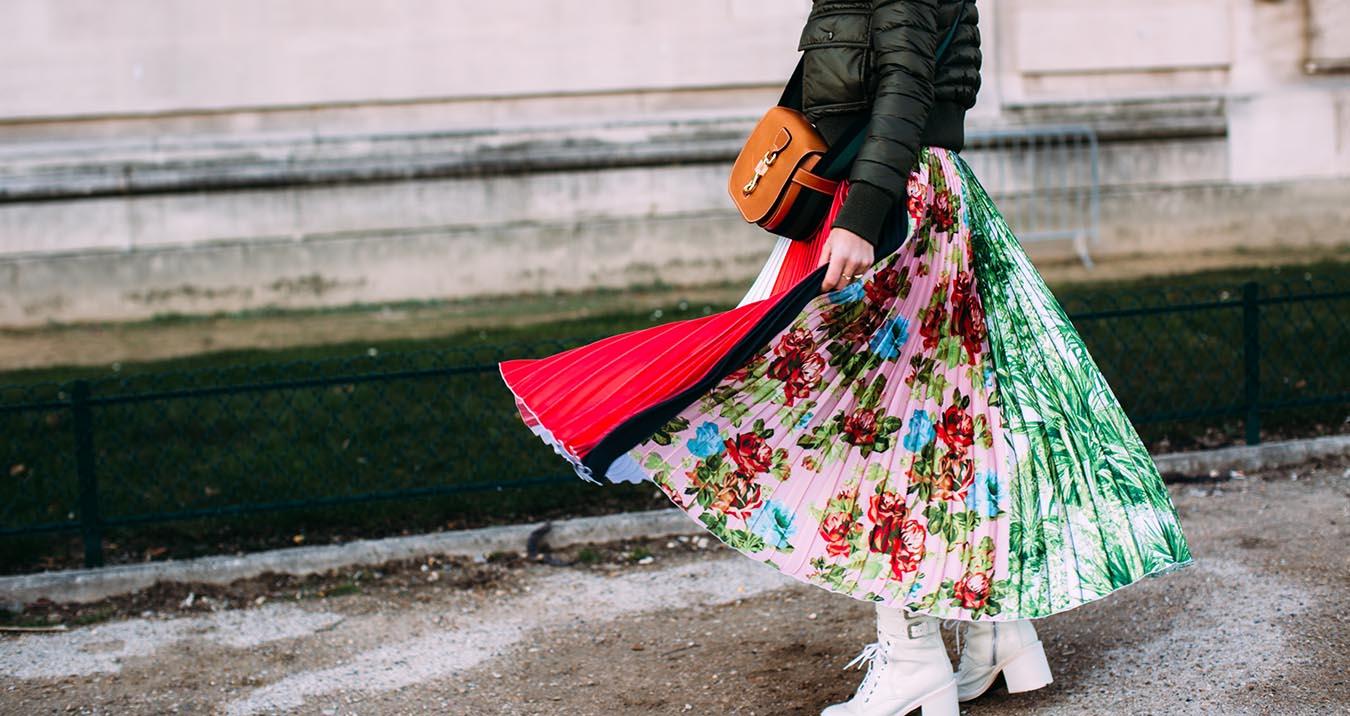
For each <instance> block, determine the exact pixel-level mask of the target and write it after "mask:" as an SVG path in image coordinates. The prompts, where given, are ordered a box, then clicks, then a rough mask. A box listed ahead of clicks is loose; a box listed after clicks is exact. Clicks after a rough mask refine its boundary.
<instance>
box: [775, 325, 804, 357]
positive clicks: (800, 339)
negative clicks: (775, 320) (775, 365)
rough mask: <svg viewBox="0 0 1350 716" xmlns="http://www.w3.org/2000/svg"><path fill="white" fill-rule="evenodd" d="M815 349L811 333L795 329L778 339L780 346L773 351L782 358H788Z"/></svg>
mask: <svg viewBox="0 0 1350 716" xmlns="http://www.w3.org/2000/svg"><path fill="white" fill-rule="evenodd" d="M813 347H814V341H812V340H811V332H810V331H808V330H806V329H805V328H794V329H792V330H791V331H788V332H787V333H785V334H784V335H783V337H782V338H780V339H778V345H776V346H774V349H773V351H774V352H775V353H777V354H778V355H780V356H788V355H793V354H796V353H801V352H802V351H807V350H810V349H811V348H813Z"/></svg>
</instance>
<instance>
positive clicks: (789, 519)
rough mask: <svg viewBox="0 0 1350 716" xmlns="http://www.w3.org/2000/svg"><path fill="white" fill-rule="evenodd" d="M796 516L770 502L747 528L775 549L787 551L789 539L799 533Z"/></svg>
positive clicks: (751, 520) (779, 505)
mask: <svg viewBox="0 0 1350 716" xmlns="http://www.w3.org/2000/svg"><path fill="white" fill-rule="evenodd" d="M795 521H796V515H794V514H792V512H791V511H789V510H788V509H787V508H786V507H784V506H783V505H781V504H779V503H777V502H774V501H773V500H769V501H767V502H765V503H764V506H763V507H761V508H759V510H758V511H756V512H755V514H754V515H753V516H752V517H751V518H750V521H749V522H748V523H746V527H747V528H748V529H749V530H750V532H751V533H752V534H754V535H757V536H759V537H760V538H762V539H763V540H764V543H765V544H767V545H768V546H770V547H773V548H774V549H780V550H781V549H787V548H788V547H789V546H790V545H789V544H788V539H789V538H790V537H792V535H793V533H795V532H796V531H797V525H796V524H795Z"/></svg>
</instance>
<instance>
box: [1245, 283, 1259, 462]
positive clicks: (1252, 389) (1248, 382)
mask: <svg viewBox="0 0 1350 716" xmlns="http://www.w3.org/2000/svg"><path fill="white" fill-rule="evenodd" d="M1260 295H1261V286H1260V284H1258V283H1257V282H1255V281H1247V282H1246V283H1244V284H1242V374H1243V381H1242V382H1243V390H1242V403H1243V406H1244V407H1245V408H1246V427H1247V444H1248V445H1256V444H1257V443H1259V442H1261V321H1260V319H1261V304H1260V303H1259V302H1258V299H1259V298H1260Z"/></svg>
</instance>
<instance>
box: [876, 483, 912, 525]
mask: <svg viewBox="0 0 1350 716" xmlns="http://www.w3.org/2000/svg"><path fill="white" fill-rule="evenodd" d="M908 516H909V508H908V507H907V506H906V505H905V498H904V497H902V496H900V495H898V494H896V493H894V492H891V491H889V490H887V491H884V492H880V493H878V494H876V495H873V496H872V502H871V504H870V505H869V506H868V508H867V519H869V520H871V521H872V522H873V523H877V524H880V523H882V522H886V521H889V520H900V521H901V522H903V521H904V520H905V519H906V518H907V517H908Z"/></svg>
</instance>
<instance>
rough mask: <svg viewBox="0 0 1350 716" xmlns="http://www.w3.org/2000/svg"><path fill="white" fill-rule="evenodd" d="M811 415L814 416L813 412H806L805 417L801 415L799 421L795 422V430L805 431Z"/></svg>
mask: <svg viewBox="0 0 1350 716" xmlns="http://www.w3.org/2000/svg"><path fill="white" fill-rule="evenodd" d="M813 415H815V413H814V412H808V413H806V414H805V415H803V416H802V417H801V418H800V419H798V420H797V429H798V430H805V429H806V426H807V424H808V423H810V422H811V416H813Z"/></svg>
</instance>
